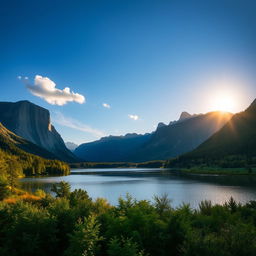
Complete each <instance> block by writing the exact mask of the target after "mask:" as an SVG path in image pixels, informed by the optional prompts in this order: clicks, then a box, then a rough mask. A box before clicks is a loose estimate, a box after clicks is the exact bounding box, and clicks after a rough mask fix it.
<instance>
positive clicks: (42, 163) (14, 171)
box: [0, 124, 69, 181]
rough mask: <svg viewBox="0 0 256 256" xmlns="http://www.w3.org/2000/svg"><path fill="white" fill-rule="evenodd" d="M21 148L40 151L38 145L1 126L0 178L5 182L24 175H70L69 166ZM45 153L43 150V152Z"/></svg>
mask: <svg viewBox="0 0 256 256" xmlns="http://www.w3.org/2000/svg"><path fill="white" fill-rule="evenodd" d="M21 148H30V150H31V151H33V150H35V151H37V150H40V148H39V147H37V146H36V145H34V144H32V143H30V142H28V141H26V140H24V139H23V138H21V137H19V136H17V135H15V134H14V133H12V132H10V131H9V130H7V129H6V128H5V127H4V126H3V125H2V124H0V177H1V179H4V180H8V181H9V180H10V177H12V179H16V178H17V177H22V176H24V175H41V174H59V175H66V174H68V173H69V166H68V165H67V164H66V163H63V162H61V161H58V160H46V159H44V158H42V157H39V156H36V155H33V154H30V153H27V152H25V151H24V150H22V149H21ZM42 151H43V150H42Z"/></svg>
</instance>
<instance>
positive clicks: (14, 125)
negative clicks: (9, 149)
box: [0, 101, 75, 162]
mask: <svg viewBox="0 0 256 256" xmlns="http://www.w3.org/2000/svg"><path fill="white" fill-rule="evenodd" d="M0 122H2V124H3V125H4V126H5V127H6V128H7V129H9V130H10V131H12V132H14V133H15V134H17V135H19V136H20V137H23V138H25V139H26V140H29V141H31V142H33V143H34V144H36V145H38V146H39V147H42V148H44V149H46V150H48V151H49V152H51V153H53V154H54V155H55V156H57V157H58V158H59V159H61V160H63V161H68V162H72V161H74V160H75V157H74V155H73V154H72V153H71V152H70V151H69V150H68V149H67V148H66V146H65V144H64V141H63V139H62V138H61V136H60V135H59V133H58V132H57V131H56V130H55V128H54V126H52V125H51V122H50V113H49V111H48V110H47V109H44V108H42V107H39V106H37V105H35V104H32V103H30V102H29V101H19V102H16V103H11V102H0Z"/></svg>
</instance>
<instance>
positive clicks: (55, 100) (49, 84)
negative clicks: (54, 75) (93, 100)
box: [26, 75, 85, 106]
mask: <svg viewBox="0 0 256 256" xmlns="http://www.w3.org/2000/svg"><path fill="white" fill-rule="evenodd" d="M26 86H27V88H28V90H29V91H30V92H31V93H32V94H33V95H35V96H37V97H40V98H42V99H44V100H45V101H46V102H48V103H49V104H52V105H59V106H63V105H65V104H67V103H68V102H77V103H80V104H83V103H84V102H85V97H84V96H83V95H81V94H78V93H74V92H73V91H72V92H71V91H70V88H69V87H65V88H64V89H63V90H60V89H57V88H56V84H55V83H54V82H53V81H52V80H51V79H49V78H48V77H42V76H39V75H36V76H35V79H34V85H30V84H27V85H26Z"/></svg>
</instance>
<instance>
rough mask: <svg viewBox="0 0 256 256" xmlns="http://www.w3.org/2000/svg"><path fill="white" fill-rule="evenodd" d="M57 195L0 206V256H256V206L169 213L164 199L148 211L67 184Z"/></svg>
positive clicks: (205, 205)
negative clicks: (109, 201)
mask: <svg viewBox="0 0 256 256" xmlns="http://www.w3.org/2000/svg"><path fill="white" fill-rule="evenodd" d="M0 184H3V187H2V188H3V189H5V187H6V184H5V183H4V181H2V183H0ZM0 188H1V186H0ZM56 191H57V193H56V198H53V197H52V196H50V195H49V194H45V193H43V192H42V191H36V195H38V196H40V197H41V199H40V200H38V199H37V200H35V201H33V200H30V201H28V200H25V199H21V200H17V201H14V202H8V200H7V201H2V202H0V227H1V228H0V255H10V256H23V255H24V256H25V255H26V256H30V255H31V256H32V255H33V256H34V255H35V256H43V255H49V256H51V255H53V256H63V255H65V256H85V255H86V256H102V255H106V256H117V255H118V256H119V255H122V256H169V255H173V256H205V255H210V256H254V255H256V201H250V202H248V203H247V204H245V205H241V204H239V203H237V202H235V201H234V199H233V198H231V199H230V200H229V201H228V202H226V203H225V204H223V205H213V204H212V203H211V202H210V201H203V202H201V203H200V204H199V207H198V208H197V209H191V208H190V206H189V205H186V204H184V205H181V206H180V207H178V208H175V209H174V208H172V207H171V206H170V200H169V199H168V197H167V196H166V195H164V196H162V197H155V201H154V202H152V203H151V202H149V201H146V200H141V201H137V200H135V199H133V198H132V197H131V196H130V195H127V196H126V198H120V199H119V203H118V205H117V206H110V205H109V204H108V202H107V201H106V200H104V199H102V198H101V199H96V200H95V201H93V200H92V199H91V198H90V197H89V196H88V194H87V192H86V191H83V190H75V191H73V192H70V190H69V186H68V184H66V183H65V182H63V183H61V185H58V186H57V187H56Z"/></svg>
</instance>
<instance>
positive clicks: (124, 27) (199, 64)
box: [0, 0, 256, 143]
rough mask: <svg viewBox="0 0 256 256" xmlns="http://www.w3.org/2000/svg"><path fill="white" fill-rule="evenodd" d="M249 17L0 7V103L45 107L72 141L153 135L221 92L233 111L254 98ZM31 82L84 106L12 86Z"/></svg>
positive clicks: (122, 8) (225, 1) (247, 9)
mask: <svg viewBox="0 0 256 256" xmlns="http://www.w3.org/2000/svg"><path fill="white" fill-rule="evenodd" d="M255 12H256V4H255V1H247V0H243V1H242V0H212V1H211V0H208V1H196V0H195V1H193V0H188V1H182V0H179V1H171V0H169V1H161V0H156V1H150V0H147V1H140V0H137V1H133V0H129V1H125V0H123V1H111V0H108V1H97V0H95V1H85V0H84V1H75V0H74V1H65V0H64V1H63V0H62V1H57V0H44V1H40V0H36V1H35V0H33V1H26V0H23V1H18V0H17V1H12V0H10V1H2V2H1V9H0V33H1V40H0V78H1V94H0V100H1V101H18V100H25V99H26V100H30V101H31V102H33V103H35V104H38V105H40V106H42V107H45V108H47V109H49V110H50V112H51V115H52V122H53V124H54V125H55V127H56V128H57V130H58V131H59V132H60V133H61V135H62V137H63V138H64V139H65V140H66V141H73V142H76V143H82V142H86V141H92V140H95V139H97V138H98V137H100V136H103V135H110V134H114V135H116V134H125V133H128V132H137V133H145V132H151V131H152V130H154V129H155V126H156V125H157V123H158V122H165V123H169V122H170V121H171V120H175V119H177V118H178V117H179V114H180V112H182V111H188V112H190V113H205V112H208V111H213V110H216V109H218V107H219V104H218V103H217V102H218V98H221V97H222V96H223V95H224V96H223V97H224V98H225V97H226V98H229V99H231V101H232V104H233V105H232V108H230V110H232V111H233V112H238V111H241V110H243V109H244V108H245V107H247V106H248V105H249V104H250V102H251V101H252V100H253V99H254V98H255V97H256V83H255V76H256V75H255V74H256V72H255V71H256V17H255ZM37 75H38V76H42V77H48V78H49V79H51V80H52V81H54V83H55V84H56V88H58V89H61V90H63V89H64V88H65V87H69V88H70V89H71V91H74V92H75V93H78V94H79V95H83V96H84V97H85V103H83V104H80V103H81V102H80V103H78V102H68V103H67V104H65V105H63V106H59V105H53V103H54V102H51V103H52V104H49V103H48V102H46V101H45V100H44V99H43V98H40V97H37V96H35V95H33V94H32V93H31V90H29V88H27V87H26V86H25V85H24V83H23V82H22V81H21V80H19V79H17V77H18V76H22V77H23V78H24V77H28V78H29V79H28V80H27V81H26V83H25V84H29V86H34V78H35V76H37ZM60 93H61V92H60ZM34 94H35V93H34ZM103 103H106V104H109V105H110V108H105V107H103V106H102V104H103ZM128 115H131V116H130V117H133V118H130V117H129V116H128ZM136 116H137V117H138V118H136ZM134 119H137V120H134Z"/></svg>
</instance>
